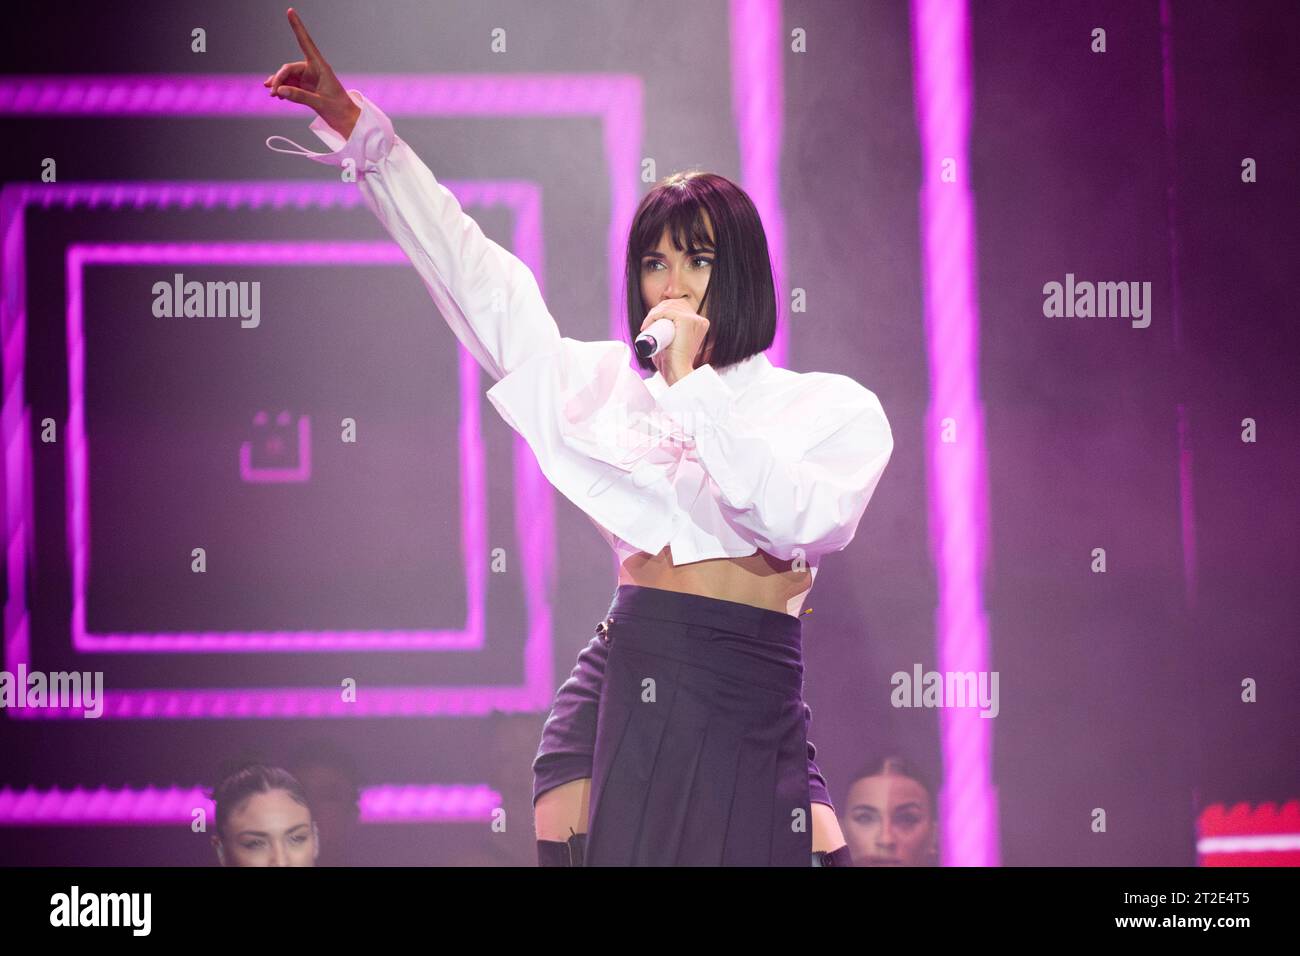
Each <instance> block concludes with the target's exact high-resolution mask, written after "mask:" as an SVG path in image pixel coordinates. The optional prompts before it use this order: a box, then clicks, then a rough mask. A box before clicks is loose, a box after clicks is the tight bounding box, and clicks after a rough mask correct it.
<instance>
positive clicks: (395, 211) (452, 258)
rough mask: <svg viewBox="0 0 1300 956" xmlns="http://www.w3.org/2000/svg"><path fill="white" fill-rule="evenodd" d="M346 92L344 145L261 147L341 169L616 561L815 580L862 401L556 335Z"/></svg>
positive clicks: (862, 427)
mask: <svg viewBox="0 0 1300 956" xmlns="http://www.w3.org/2000/svg"><path fill="white" fill-rule="evenodd" d="M348 92H349V95H350V96H351V97H352V99H353V101H354V102H355V103H356V104H357V105H358V106H359V107H360V108H361V115H360V117H359V118H358V119H357V123H356V126H355V128H354V129H353V130H352V134H351V136H350V137H348V139H346V140H344V138H343V137H342V136H341V135H339V133H338V132H337V131H335V130H334V129H332V128H331V127H330V126H329V125H328V124H327V123H325V121H324V120H322V119H321V118H320V117H317V118H316V119H315V120H314V121H313V122H312V123H311V125H310V127H309V129H310V130H311V131H312V132H314V133H315V134H316V135H317V136H318V137H319V138H320V139H321V140H322V141H323V142H324V143H325V145H326V146H327V147H329V149H330V150H331V151H330V152H328V153H315V152H312V151H310V150H306V149H304V148H303V147H301V146H299V145H298V144H297V143H293V141H292V140H286V142H289V143H292V144H293V145H294V146H295V147H297V149H296V151H294V150H283V149H277V148H276V147H275V146H272V145H271V140H272V139H276V138H279V139H284V137H274V136H273V137H269V138H268V139H267V141H266V145H267V146H268V147H269V148H270V149H273V150H276V151H277V152H296V153H298V154H301V155H305V156H307V157H309V158H310V159H313V160H315V161H317V162H321V163H325V164H328V165H333V166H341V165H342V164H343V163H344V162H345V161H346V160H348V159H351V160H353V161H354V163H355V169H356V174H357V185H358V187H359V188H360V189H361V193H362V196H363V197H364V199H365V202H366V204H367V205H368V206H369V207H370V208H371V210H373V212H374V213H375V215H376V216H377V217H378V218H379V221H380V222H381V223H383V226H384V228H385V229H386V230H387V231H388V233H389V235H391V236H392V237H393V239H394V240H395V241H396V242H397V244H398V245H399V246H400V247H401V248H402V250H403V251H404V252H405V253H406V254H407V256H408V257H409V258H410V260H411V262H412V263H413V264H414V266H415V269H416V271H417V272H418V273H419V275H420V278H421V279H422V280H423V281H424V284H425V286H426V287H427V288H428V290H429V293H430V295H431V296H432V297H433V301H434V304H435V305H436V306H437V307H438V310H439V311H440V312H441V313H442V316H443V318H444V319H445V320H446V322H447V324H448V325H449V326H450V327H451V330H452V332H453V333H455V335H456V338H457V339H459V341H460V342H461V344H462V345H463V346H464V347H465V348H466V349H467V350H468V351H469V352H470V354H471V355H473V356H474V358H475V359H476V360H477V361H478V363H479V364H480V365H481V366H482V367H483V368H484V370H486V371H487V373H488V374H489V375H491V376H492V378H493V379H494V380H495V381H496V384H495V385H493V386H492V387H491V388H489V389H488V391H487V396H488V399H489V400H490V401H491V402H492V404H493V405H494V406H495V408H496V409H497V411H498V412H499V413H500V414H501V417H502V418H504V419H505V421H506V422H507V423H508V424H509V425H510V427H511V428H513V429H514V430H515V431H516V432H518V433H519V434H520V435H521V436H523V438H524V439H525V440H526V441H527V442H528V445H529V447H530V448H531V449H532V451H533V453H534V455H535V456H536V458H537V463H538V465H539V467H540V468H541V470H542V473H543V474H544V475H545V476H546V478H547V480H548V481H550V482H551V484H552V485H553V486H554V487H555V488H556V489H558V490H559V491H560V492H561V493H562V494H563V495H564V496H565V497H566V498H568V499H569V500H570V501H572V502H573V503H574V504H575V505H577V506H578V508H580V509H581V510H582V511H583V513H585V514H586V515H587V516H588V517H589V518H590V519H591V520H592V522H593V523H594V524H595V525H596V527H597V529H599V531H600V533H601V535H602V536H603V537H604V538H605V540H606V541H607V542H608V543H609V545H610V547H611V548H613V549H614V551H615V552H616V553H617V555H618V559H619V561H620V563H621V562H622V561H624V560H626V559H627V558H628V557H630V556H631V555H633V554H637V553H639V552H645V553H647V554H650V555H657V554H659V552H660V551H662V550H663V548H664V546H665V545H666V546H668V548H669V551H670V555H671V559H672V562H673V564H674V565H681V564H690V563H693V562H696V561H704V560H707V559H710V558H724V557H744V556H746V555H752V554H754V553H756V552H757V551H758V550H759V549H760V548H761V549H762V550H763V551H765V552H767V553H768V554H771V555H772V556H774V557H776V558H778V559H780V560H782V561H789V560H794V559H796V558H799V557H802V558H803V560H804V562H805V563H806V566H807V567H808V568H809V570H810V571H811V573H812V576H813V578H814V579H815V577H816V573H817V568H818V565H819V563H820V559H821V556H822V555H824V554H827V553H829V552H832V551H839V550H841V549H843V548H844V547H846V546H847V545H848V544H849V542H850V541H852V540H853V537H854V534H855V533H856V531H857V527H858V523H859V521H860V520H861V518H862V514H863V512H864V511H865V510H866V507H867V503H868V502H869V501H870V500H871V496H872V494H873V493H874V491H875V489H876V485H877V483H878V482H879V481H880V476H881V474H882V473H883V472H884V470H885V466H886V465H887V464H888V462H889V458H890V454H891V453H892V451H893V447H894V441H893V435H892V433H891V430H890V427H889V421H888V419H887V418H886V417H885V412H884V409H883V408H881V405H880V401H879V400H878V399H877V398H876V395H875V393H873V392H871V391H870V390H868V389H866V388H864V387H863V386H862V385H860V384H858V383H857V382H856V381H854V380H853V379H851V378H849V377H847V376H845V375H839V374H834V373H828V372H804V373H799V372H794V371H791V370H789V369H785V368H780V367H778V366H774V365H773V364H772V363H771V362H770V361H769V360H768V358H767V356H766V355H765V354H763V353H759V354H757V355H754V356H751V357H750V358H748V359H745V360H744V361H741V362H737V363H735V364H733V365H730V366H727V367H725V368H721V369H715V368H713V367H712V366H711V365H707V364H706V365H701V366H700V367H699V368H697V369H694V370H693V371H692V372H690V373H689V374H687V375H685V376H684V377H682V378H680V379H678V380H677V381H676V382H674V383H673V384H672V385H671V386H670V385H668V384H667V383H666V382H665V381H664V379H663V376H662V375H661V374H660V373H658V372H656V373H655V374H654V375H653V376H652V377H649V378H643V377H642V376H641V374H640V371H639V369H638V368H637V367H636V366H635V364H634V362H633V358H632V351H631V348H630V347H629V345H628V344H627V343H626V342H619V341H600V342H585V341H578V340H575V339H572V338H568V337H563V336H561V335H560V331H559V327H558V326H557V325H556V322H555V319H554V318H553V317H552V316H551V314H550V312H549V310H548V309H547V307H546V303H545V302H543V301H542V296H541V292H540V290H539V288H538V285H537V281H536V279H535V277H534V276H533V274H532V272H531V271H530V270H529V269H528V267H527V266H526V265H525V264H524V263H523V262H522V261H521V260H520V259H519V258H518V257H516V256H515V255H514V254H512V253H511V252H509V251H508V250H506V249H505V248H503V247H502V246H500V245H499V244H497V243H495V242H493V241H492V240H490V239H488V238H487V237H486V236H485V235H484V234H483V232H482V230H481V229H480V228H479V226H478V224H477V223H476V222H475V221H474V220H473V219H472V218H470V217H469V216H468V215H467V214H466V213H465V212H464V211H463V210H462V209H461V206H460V204H459V202H458V201H457V200H456V198H455V197H454V196H453V195H452V193H451V191H450V190H448V189H447V188H446V187H445V186H443V185H442V184H441V183H439V182H438V181H437V179H435V178H434V175H433V173H432V172H431V171H430V170H429V168H428V167H427V166H426V165H425V164H424V163H423V162H422V161H421V160H420V158H419V156H417V155H416V154H415V152H414V151H413V150H412V149H411V148H410V146H409V145H407V143H406V142H405V141H403V140H402V139H401V138H400V137H398V136H397V135H396V134H395V133H394V132H393V124H392V122H391V120H390V119H389V118H388V116H386V115H385V114H384V113H383V111H382V110H380V109H379V107H377V106H376V105H375V104H374V103H372V102H371V101H370V100H369V99H367V98H366V97H365V96H364V95H362V94H361V93H360V91H358V90H349V91H348ZM502 291H504V296H502V295H501V294H500V293H501V292H502ZM502 301H504V303H505V304H504V308H503V307H502Z"/></svg>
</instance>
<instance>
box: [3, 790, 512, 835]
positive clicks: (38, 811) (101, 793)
mask: <svg viewBox="0 0 1300 956" xmlns="http://www.w3.org/2000/svg"><path fill="white" fill-rule="evenodd" d="M500 806H501V794H499V793H498V792H497V791H495V790H493V789H492V788H491V787H489V786H487V785H486V784H469V785H436V784H383V785H379V786H373V787H365V788H363V789H362V791H361V799H360V820H361V822H362V823H466V822H476V821H486V820H490V819H491V818H492V812H493V811H494V810H495V809H496V808H498V807H500ZM197 809H202V810H203V812H204V814H205V815H206V817H207V819H208V820H211V819H213V815H214V812H215V811H214V808H213V805H212V801H211V800H209V799H208V798H207V795H206V794H205V793H204V791H203V789H202V788H200V787H189V788H181V787H143V788H139V789H136V788H130V787H127V788H121V789H117V788H108V787H99V788H98V789H95V790H88V789H83V788H81V787H77V788H74V789H71V790H63V789H60V788H54V789H52V790H39V789H36V788H33V787H29V788H27V789H26V790H11V789H9V788H8V787H5V788H0V826H17V827H32V826H134V827H142V826H182V825H183V826H189V825H190V823H191V822H192V821H193V819H194V811H195V810H197Z"/></svg>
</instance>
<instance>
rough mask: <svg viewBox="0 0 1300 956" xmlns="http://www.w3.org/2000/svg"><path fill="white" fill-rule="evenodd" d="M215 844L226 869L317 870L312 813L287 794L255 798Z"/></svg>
mask: <svg viewBox="0 0 1300 956" xmlns="http://www.w3.org/2000/svg"><path fill="white" fill-rule="evenodd" d="M213 843H214V844H218V845H219V846H220V848H221V851H222V852H221V854H220V857H221V863H222V865H223V866H315V865H316V856H317V854H318V853H319V852H320V841H319V839H318V838H317V836H316V828H315V826H314V825H313V824H312V819H311V811H310V810H308V809H307V808H306V807H304V806H303V805H302V804H301V803H299V802H298V801H297V800H295V799H294V798H293V797H291V796H290V795H289V793H288V792H287V791H285V790H272V791H270V792H268V793H255V794H253V795H252V796H251V797H249V798H248V799H247V800H245V801H244V802H243V803H241V804H240V805H239V806H238V807H237V808H236V809H235V812H234V813H232V814H231V815H230V816H229V818H228V819H227V820H226V826H225V831H224V833H222V834H221V835H220V836H218V837H214V838H213Z"/></svg>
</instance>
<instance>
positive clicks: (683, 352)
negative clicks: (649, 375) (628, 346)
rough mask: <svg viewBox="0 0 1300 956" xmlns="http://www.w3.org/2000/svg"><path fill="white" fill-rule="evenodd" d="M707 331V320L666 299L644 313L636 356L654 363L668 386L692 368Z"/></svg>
mask: <svg viewBox="0 0 1300 956" xmlns="http://www.w3.org/2000/svg"><path fill="white" fill-rule="evenodd" d="M708 332H709V320H708V319H706V318H704V317H703V316H702V315H697V314H696V313H694V312H692V311H691V309H690V306H688V305H686V304H685V303H683V302H682V301H681V300H679V299H668V300H666V301H664V302H660V303H659V304H658V305H656V306H655V307H654V308H653V309H651V310H650V311H649V312H648V313H647V314H646V317H645V319H644V321H642V323H641V332H640V333H639V334H638V335H637V337H636V342H635V347H636V351H637V354H638V355H639V356H641V357H642V358H649V359H652V360H653V361H654V362H655V365H656V366H658V368H659V370H660V372H662V373H663V376H664V379H665V380H666V381H667V382H668V383H669V384H670V385H671V384H672V383H673V382H674V381H676V380H677V379H679V378H681V377H682V376H683V375H686V374H687V373H689V372H690V371H691V370H692V369H694V368H695V357H696V355H697V354H698V353H699V351H700V344H701V343H702V342H703V341H704V338H705V336H707V335H708Z"/></svg>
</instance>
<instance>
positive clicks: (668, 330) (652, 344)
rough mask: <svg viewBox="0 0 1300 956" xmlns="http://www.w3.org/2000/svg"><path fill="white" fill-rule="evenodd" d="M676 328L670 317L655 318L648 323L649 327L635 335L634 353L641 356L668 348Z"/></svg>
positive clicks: (656, 353) (645, 356)
mask: <svg viewBox="0 0 1300 956" xmlns="http://www.w3.org/2000/svg"><path fill="white" fill-rule="evenodd" d="M676 329H677V327H676V326H675V325H673V320H672V319H655V321H653V322H651V323H650V328H648V329H646V330H645V331H644V332H642V333H641V334H640V335H638V336H637V337H636V343H635V345H636V354H637V355H639V356H641V357H642V358H650V357H651V356H653V355H658V354H659V353H660V352H662V351H663V350H664V349H666V348H668V346H669V344H670V343H671V342H672V340H673V332H675V331H676Z"/></svg>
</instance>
